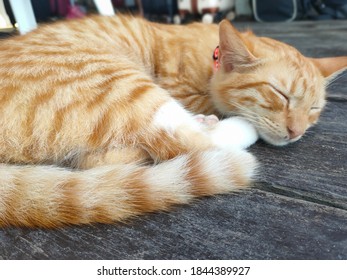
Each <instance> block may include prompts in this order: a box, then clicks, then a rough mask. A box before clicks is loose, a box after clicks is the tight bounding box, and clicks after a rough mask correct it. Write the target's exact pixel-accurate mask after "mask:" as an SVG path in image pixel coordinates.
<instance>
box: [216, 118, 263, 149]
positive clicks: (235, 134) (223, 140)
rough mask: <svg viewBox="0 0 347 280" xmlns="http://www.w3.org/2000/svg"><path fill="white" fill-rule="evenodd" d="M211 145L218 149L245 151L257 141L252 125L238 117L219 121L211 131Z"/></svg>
mask: <svg viewBox="0 0 347 280" xmlns="http://www.w3.org/2000/svg"><path fill="white" fill-rule="evenodd" d="M211 138H212V141H213V143H214V144H215V145H216V146H218V147H220V148H236V149H246V148H248V147H249V146H251V145H252V144H254V143H255V142H256V141H257V140H258V134H257V131H256V130H255V128H254V127H253V125H252V124H250V123H249V122H247V121H246V120H244V119H243V118H240V117H232V118H228V119H225V120H223V121H220V122H219V123H218V124H217V125H216V127H215V128H214V129H213V130H212V131H211Z"/></svg>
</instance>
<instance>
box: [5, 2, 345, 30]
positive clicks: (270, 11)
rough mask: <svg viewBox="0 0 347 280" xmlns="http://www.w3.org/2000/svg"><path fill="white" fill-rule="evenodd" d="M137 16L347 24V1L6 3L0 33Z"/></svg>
mask: <svg viewBox="0 0 347 280" xmlns="http://www.w3.org/2000/svg"><path fill="white" fill-rule="evenodd" d="M95 13H99V14H103V15H113V14H117V13H131V14H134V15H139V16H142V17H145V18H147V19H149V20H151V21H157V22H163V23H173V24H186V23H189V22H192V21H202V22H204V23H212V22H219V21H220V20H222V19H224V18H227V19H229V20H231V21H258V22H281V21H283V22H284V21H288V22H290V21H297V20H345V19H347V0H0V33H1V34H3V35H4V34H8V33H11V32H16V31H18V30H19V32H20V33H22V34H24V33H26V32H28V31H30V30H32V29H34V28H36V26H37V23H41V22H50V21H55V20H58V19H71V18H80V17H84V16H86V15H89V14H95Z"/></svg>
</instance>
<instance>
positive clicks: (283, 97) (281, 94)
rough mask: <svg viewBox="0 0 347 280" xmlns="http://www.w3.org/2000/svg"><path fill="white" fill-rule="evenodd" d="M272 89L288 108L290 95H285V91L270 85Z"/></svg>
mask: <svg viewBox="0 0 347 280" xmlns="http://www.w3.org/2000/svg"><path fill="white" fill-rule="evenodd" d="M270 87H271V89H272V90H273V92H274V93H275V94H276V95H277V96H278V97H279V98H280V99H281V100H282V102H283V103H284V104H285V105H287V106H288V105H289V97H288V95H287V94H285V93H284V91H283V90H280V89H279V88H278V87H275V86H274V85H271V84H270Z"/></svg>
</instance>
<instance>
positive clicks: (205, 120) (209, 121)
mask: <svg viewBox="0 0 347 280" xmlns="http://www.w3.org/2000/svg"><path fill="white" fill-rule="evenodd" d="M194 119H195V120H196V121H197V122H198V123H200V124H202V125H204V126H206V127H207V128H213V127H214V126H215V125H216V124H217V123H218V122H219V119H218V117H217V116H216V115H208V116H206V115H203V114H199V115H195V116H194Z"/></svg>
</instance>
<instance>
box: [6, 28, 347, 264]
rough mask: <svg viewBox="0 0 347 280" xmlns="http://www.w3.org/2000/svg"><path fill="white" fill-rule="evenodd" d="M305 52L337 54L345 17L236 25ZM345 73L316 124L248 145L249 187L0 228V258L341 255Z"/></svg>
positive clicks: (345, 196) (345, 191) (346, 160)
mask: <svg viewBox="0 0 347 280" xmlns="http://www.w3.org/2000/svg"><path fill="white" fill-rule="evenodd" d="M237 26H238V27H242V28H245V27H251V28H252V29H253V30H254V31H255V33H257V34H261V35H264V36H269V37H273V38H277V39H280V40H283V41H285V42H288V43H290V44H292V45H294V46H296V47H297V48H298V49H299V50H301V51H302V52H303V53H304V54H305V55H308V56H317V57H318V56H332V55H347V21H334V22H329V21H322V22H296V23H289V24H288V23H283V24H278V23H272V24H254V23H252V24H249V23H248V24H245V23H239V24H237ZM346 85H347V74H345V75H344V76H342V77H341V78H340V79H339V80H338V81H336V82H335V83H334V84H333V85H332V86H331V87H330V88H329V95H328V104H327V107H326V110H325V112H324V113H323V115H322V117H321V120H320V122H319V124H318V125H316V126H315V127H313V128H312V129H310V131H309V132H308V133H307V135H306V136H305V137H304V138H303V139H302V140H300V141H299V142H297V143H295V144H292V145H290V146H287V147H284V148H276V147H272V146H269V145H267V144H264V143H262V142H259V143H257V144H256V145H254V146H253V147H252V148H251V151H252V152H253V153H254V154H255V155H256V156H257V158H258V159H259V161H260V162H261V163H262V168H261V175H260V177H259V179H258V181H257V182H256V183H255V185H254V187H253V188H251V189H248V190H245V191H243V192H241V193H238V194H230V195H224V196H217V197H213V198H207V199H203V200H200V201H197V202H196V203H195V204H193V205H190V206H184V207H177V208H176V209H175V210H174V211H172V212H170V213H158V214H152V215H148V216H145V217H142V218H139V219H136V220H133V221H131V222H129V223H128V224H125V225H124V224H121V225H120V224H118V225H94V226H84V227H70V228H64V229H59V230H30V229H18V228H10V229H8V228H7V229H3V230H0V244H1V245H0V259H1V258H2V259H347V87H346Z"/></svg>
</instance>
